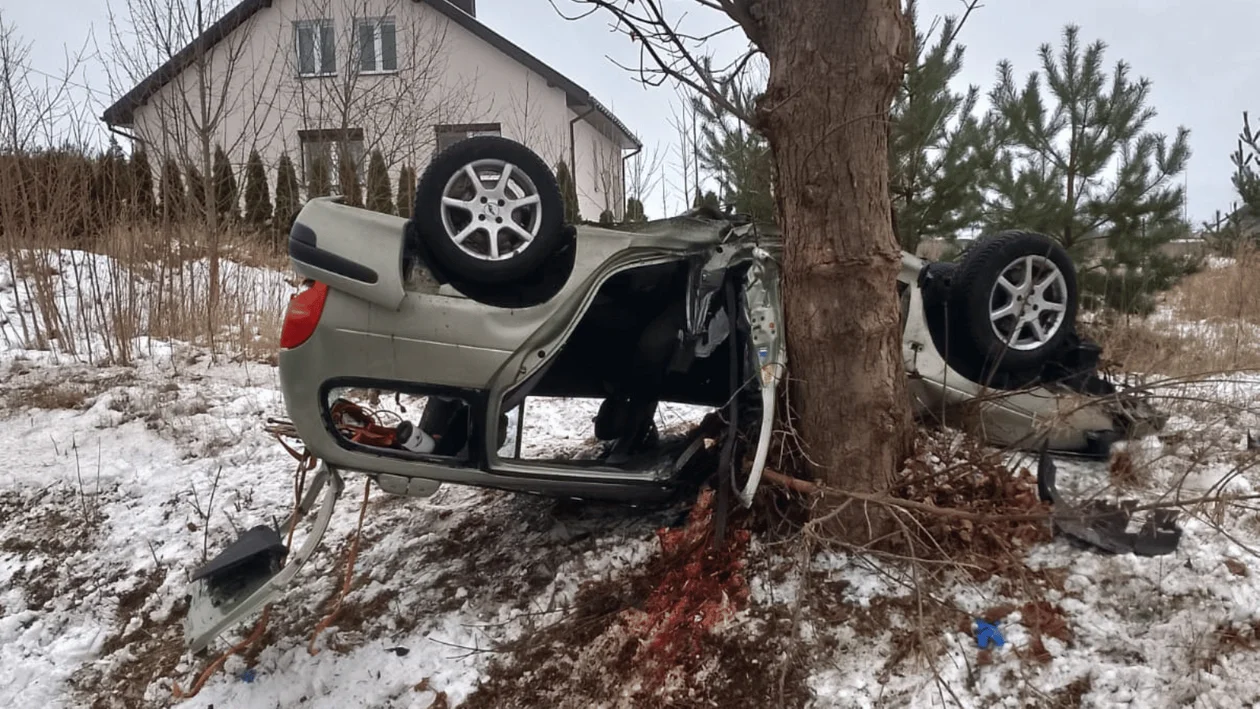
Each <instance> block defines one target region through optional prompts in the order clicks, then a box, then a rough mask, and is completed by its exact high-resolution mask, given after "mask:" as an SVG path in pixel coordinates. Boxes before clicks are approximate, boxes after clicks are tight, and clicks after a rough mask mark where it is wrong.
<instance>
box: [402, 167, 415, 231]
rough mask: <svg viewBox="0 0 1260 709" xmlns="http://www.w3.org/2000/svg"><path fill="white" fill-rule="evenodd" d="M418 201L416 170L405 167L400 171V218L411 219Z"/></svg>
mask: <svg viewBox="0 0 1260 709" xmlns="http://www.w3.org/2000/svg"><path fill="white" fill-rule="evenodd" d="M415 200H416V169H415V168H414V167H411V166H409V165H403V166H402V169H401V170H399V171H398V216H400V217H407V218H411V210H412V205H414V204H415Z"/></svg>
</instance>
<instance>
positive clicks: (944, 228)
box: [888, 0, 996, 253]
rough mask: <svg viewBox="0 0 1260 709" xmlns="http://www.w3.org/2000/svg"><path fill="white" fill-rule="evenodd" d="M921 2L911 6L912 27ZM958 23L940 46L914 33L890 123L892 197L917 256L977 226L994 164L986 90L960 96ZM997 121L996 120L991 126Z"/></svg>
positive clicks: (905, 240) (900, 234)
mask: <svg viewBox="0 0 1260 709" xmlns="http://www.w3.org/2000/svg"><path fill="white" fill-rule="evenodd" d="M917 5H918V3H917V2H916V0H910V1H909V2H908V3H907V4H906V15H907V17H908V18H909V19H910V21H911V23H912V24H916V23H917V20H918V7H917ZM957 28H958V25H957V18H955V17H947V18H945V21H944V22H943V23H942V24H941V27H940V35H939V37H938V39H937V41H936V43H935V44H932V45H931V46H927V41H928V36H927V35H926V34H925V33H922V32H918V31H917V30H916V32H915V34H914V39H913V44H912V46H911V53H910V58H909V61H908V62H907V63H906V73H905V77H904V79H903V80H902V83H901V86H900V87H899V88H898V90H897V95H896V97H895V98H894V100H893V105H892V111H891V113H890V116H889V120H890V123H891V128H892V130H891V133H890V135H889V142H888V158H889V192H890V195H891V197H892V203H893V228H894V230H895V231H896V232H897V238H898V240H899V241H900V242H901V248H903V249H905V250H906V251H910V252H912V253H913V252H914V251H915V250H916V249H917V248H918V246H919V243H920V242H921V241H922V240H923V239H925V238H944V239H952V238H954V237H955V236H957V235H958V234H959V232H962V231H965V230H966V229H968V228H969V227H972V226H974V225H975V224H976V223H977V222H978V221H979V219H980V216H981V213H982V211H983V206H984V191H983V190H984V180H983V179H982V176H983V174H984V173H985V172H986V171H987V170H989V169H991V167H992V165H993V161H994V160H995V158H996V144H995V142H994V141H993V140H992V136H993V134H994V131H993V130H992V129H991V127H990V126H988V125H986V124H985V123H982V121H980V120H978V119H977V118H976V114H975V108H976V101H977V100H978V99H979V97H980V88H979V87H978V86H971V87H969V88H968V90H967V92H966V94H959V93H955V92H954V91H953V90H952V89H951V88H950V84H951V83H952V82H953V81H954V79H955V78H956V77H957V76H958V73H959V72H960V71H962V67H963V53H964V48H963V47H962V46H960V45H958V44H957V43H956V42H955V35H956V33H957ZM990 120H992V119H990Z"/></svg>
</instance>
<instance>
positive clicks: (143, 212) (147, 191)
mask: <svg viewBox="0 0 1260 709" xmlns="http://www.w3.org/2000/svg"><path fill="white" fill-rule="evenodd" d="M129 167H130V170H129V172H130V173H131V175H130V178H131V179H130V182H131V184H130V187H131V205H132V209H133V210H134V211H135V213H136V214H137V215H138V216H139V217H141V218H142V219H145V218H150V217H152V216H153V213H154V211H155V210H154V207H155V206H156V204H157V199H156V197H155V196H154V194H153V168H152V167H151V166H150V165H149V154H148V153H147V152H146V151H145V149H144V146H142V145H137V146H136V149H135V150H133V151H132V152H131V164H130V166H129Z"/></svg>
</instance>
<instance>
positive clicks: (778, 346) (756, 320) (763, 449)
mask: <svg viewBox="0 0 1260 709" xmlns="http://www.w3.org/2000/svg"><path fill="white" fill-rule="evenodd" d="M778 293H779V269H778V265H777V264H775V263H774V259H773V258H772V257H771V256H770V254H769V253H767V252H766V251H765V250H763V249H762V248H760V247H755V248H754V249H753V265H752V268H750V269H748V275H747V284H746V285H745V286H744V294H745V307H746V308H747V309H748V310H747V313H748V325H749V328H750V329H751V331H752V333H751V334H752V344H753V347H755V348H756V350H757V365H758V369H759V372H758V377H757V380H758V382H759V383H760V385H761V430H760V432H759V435H758V437H757V451H756V453H755V454H754V456H753V463H752V467H751V468H750V469H749V471H748V481H747V482H746V483H745V484H744V489H742V490H737V491H736V496H737V497H738V498H739V503H740V504H741V505H743V506H744V507H751V506H752V501H753V495H755V494H756V492H757V486H758V485H759V484H760V483H761V472H762V471H763V470H764V469H765V467H766V457H767V455H768V454H769V453H770V434H771V433H772V432H773V430H774V412H775V392H776V391H777V389H778V385H779V379H780V377H781V376H782V373H783V369H784V367H785V366H786V364H787V351H786V348H784V347H783V307H782V304H781V303H780V301H779V298H778Z"/></svg>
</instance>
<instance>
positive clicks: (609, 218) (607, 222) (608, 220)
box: [599, 209, 617, 226]
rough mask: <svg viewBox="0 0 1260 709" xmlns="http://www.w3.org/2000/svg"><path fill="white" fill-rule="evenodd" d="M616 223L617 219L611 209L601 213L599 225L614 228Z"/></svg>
mask: <svg viewBox="0 0 1260 709" xmlns="http://www.w3.org/2000/svg"><path fill="white" fill-rule="evenodd" d="M616 221H617V217H616V216H615V215H614V214H613V213H612V210H611V209H605V210H604V211H602V212H600V213H599V223H600V224H601V225H602V226H612V225H613V224H614V223H616Z"/></svg>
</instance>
